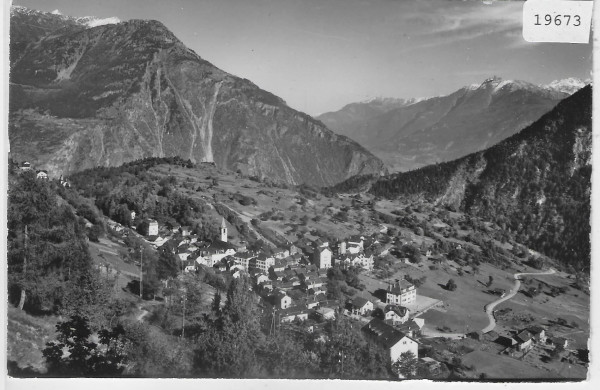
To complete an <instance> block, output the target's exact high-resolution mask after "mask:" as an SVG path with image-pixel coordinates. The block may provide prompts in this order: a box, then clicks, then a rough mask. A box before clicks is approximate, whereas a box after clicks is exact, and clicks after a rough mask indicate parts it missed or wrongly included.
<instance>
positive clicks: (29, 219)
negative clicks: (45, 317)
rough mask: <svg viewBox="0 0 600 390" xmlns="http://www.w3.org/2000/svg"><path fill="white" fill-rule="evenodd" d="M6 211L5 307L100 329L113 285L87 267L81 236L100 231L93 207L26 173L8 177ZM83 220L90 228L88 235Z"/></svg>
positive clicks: (99, 224)
mask: <svg viewBox="0 0 600 390" xmlns="http://www.w3.org/2000/svg"><path fill="white" fill-rule="evenodd" d="M8 205H9V206H8V293H9V295H8V298H9V302H10V303H11V304H15V305H19V306H21V307H23V308H24V309H25V310H26V311H28V312H31V313H48V314H52V313H55V314H82V315H83V314H85V315H86V316H89V317H90V318H93V319H94V320H95V321H97V323H98V324H102V323H103V321H104V320H105V318H103V316H105V315H109V314H108V313H107V311H108V310H109V307H108V306H109V301H110V289H111V288H112V285H111V280H109V279H106V278H102V277H100V275H99V273H98V272H97V271H96V270H95V269H94V268H93V267H92V262H91V259H90V255H89V253H88V249H87V244H86V236H87V235H90V234H91V235H93V234H94V232H95V231H97V230H98V229H102V223H101V221H100V220H99V218H98V214H97V213H96V212H95V211H94V208H93V206H91V205H90V204H89V203H87V202H86V201H85V200H83V199H80V198H79V197H78V196H76V194H73V193H71V194H68V193H67V190H65V189H64V188H62V187H61V186H60V185H59V184H58V183H57V182H48V181H45V180H38V179H36V176H35V173H33V172H31V171H30V172H25V173H23V174H21V175H18V176H17V175H11V176H10V186H9V193H8ZM86 219H87V220H88V221H89V222H91V223H93V224H94V225H92V227H91V228H89V229H86V227H85V220H86ZM86 230H87V232H86ZM84 291H85V293H84Z"/></svg>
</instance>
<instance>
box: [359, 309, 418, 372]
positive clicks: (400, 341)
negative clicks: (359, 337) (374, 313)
mask: <svg viewBox="0 0 600 390" xmlns="http://www.w3.org/2000/svg"><path fill="white" fill-rule="evenodd" d="M362 331H363V332H364V333H365V334H366V335H367V336H368V337H369V338H370V339H371V340H373V341H375V342H376V343H377V344H378V345H380V346H381V347H382V348H383V349H384V350H385V351H386V353H387V354H388V357H389V358H390V360H391V362H392V364H393V363H395V362H396V361H397V360H398V359H399V358H400V356H401V355H402V354H403V353H405V352H409V351H410V352H412V353H413V354H414V355H415V358H416V359H418V358H419V343H417V342H416V341H415V340H413V339H412V338H410V337H409V336H407V335H406V334H405V333H402V332H400V331H399V330H396V329H394V327H392V326H390V325H387V324H386V323H384V322H383V321H382V320H380V319H379V318H375V319H373V320H371V322H369V323H368V324H367V325H365V326H364V327H363V328H362Z"/></svg>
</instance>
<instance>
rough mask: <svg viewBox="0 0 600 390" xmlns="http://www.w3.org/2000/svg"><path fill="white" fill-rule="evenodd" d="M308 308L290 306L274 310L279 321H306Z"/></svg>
mask: <svg viewBox="0 0 600 390" xmlns="http://www.w3.org/2000/svg"><path fill="white" fill-rule="evenodd" d="M308 313H309V310H308V309H307V308H306V306H301V305H297V306H290V307H288V308H286V309H280V310H277V311H276V312H275V315H276V316H277V318H279V322H292V321H294V320H296V319H297V320H300V321H306V320H307V319H308Z"/></svg>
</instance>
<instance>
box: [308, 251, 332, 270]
mask: <svg viewBox="0 0 600 390" xmlns="http://www.w3.org/2000/svg"><path fill="white" fill-rule="evenodd" d="M331 254H332V253H331V249H329V247H326V246H322V247H318V248H316V249H315V251H314V252H313V256H314V259H313V261H314V264H315V265H316V266H317V267H318V268H320V269H327V268H331V267H332V265H333V264H332V262H331Z"/></svg>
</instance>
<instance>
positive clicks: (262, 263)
mask: <svg viewBox="0 0 600 390" xmlns="http://www.w3.org/2000/svg"><path fill="white" fill-rule="evenodd" d="M274 265H275V258H274V257H273V256H267V255H265V254H264V253H261V254H259V255H258V256H256V257H254V258H251V259H250V260H249V261H248V267H249V268H256V269H259V270H261V271H262V272H264V273H265V274H266V273H267V272H269V268H270V267H272V266H274Z"/></svg>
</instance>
